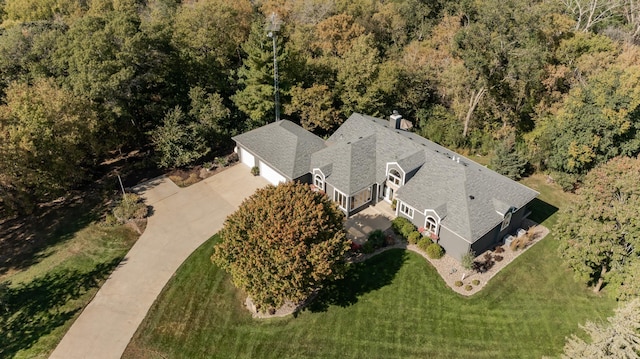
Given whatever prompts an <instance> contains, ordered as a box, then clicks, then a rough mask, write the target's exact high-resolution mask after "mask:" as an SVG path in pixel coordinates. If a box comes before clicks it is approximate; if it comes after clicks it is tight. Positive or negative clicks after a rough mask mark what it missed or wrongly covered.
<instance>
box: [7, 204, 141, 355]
mask: <svg viewBox="0 0 640 359" xmlns="http://www.w3.org/2000/svg"><path fill="white" fill-rule="evenodd" d="M89 207H91V206H89ZM54 215H55V217H56V219H55V221H48V220H42V222H39V223H35V224H34V223H31V224H30V225H29V226H28V227H29V229H28V230H23V233H20V236H21V237H20V238H3V240H7V241H9V240H13V241H17V240H21V239H22V238H29V239H31V240H33V241H38V243H40V245H38V246H37V247H36V248H34V249H33V250H29V251H27V252H26V254H25V253H23V254H21V255H20V256H19V258H20V261H19V262H15V261H14V262H11V265H9V263H8V262H7V264H5V265H3V266H0V269H1V271H0V274H1V275H0V357H1V358H46V357H48V355H49V354H50V352H51V351H52V350H53V349H54V348H55V346H56V345H57V344H58V342H59V341H60V339H62V336H63V335H64V333H66V331H67V330H68V328H69V327H70V326H71V324H72V322H73V320H74V319H75V318H76V317H77V315H79V313H80V311H81V310H82V308H84V307H85V306H86V305H87V304H88V303H89V301H90V300H91V298H93V296H94V295H95V293H96V292H97V290H98V288H99V287H100V285H102V283H103V282H104V280H105V278H106V277H107V276H108V275H109V273H111V271H112V270H113V269H114V268H115V267H116V266H117V265H118V263H119V262H120V260H121V259H122V258H123V257H124V255H125V254H126V253H127V251H128V250H129V248H130V247H131V246H132V245H133V243H134V242H135V239H136V238H137V237H138V235H137V234H135V232H133V231H132V230H131V229H129V228H128V227H125V226H115V227H113V226H103V225H100V224H99V223H98V222H97V218H96V216H95V215H94V214H92V213H91V208H87V207H86V206H80V207H78V208H72V209H68V208H63V209H61V210H60V212H58V213H54ZM58 218H60V219H58ZM25 227H26V225H25ZM21 228H22V227H21ZM12 234H13V235H14V236H15V235H16V234H15V232H14V233H12ZM7 237H8V235H7ZM5 243H6V242H5ZM16 257H18V256H16Z"/></svg>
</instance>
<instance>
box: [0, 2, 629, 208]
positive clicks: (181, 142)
mask: <svg viewBox="0 0 640 359" xmlns="http://www.w3.org/2000/svg"><path fill="white" fill-rule="evenodd" d="M271 14H275V16H276V18H277V19H278V22H279V24H280V31H279V32H278V33H277V57H278V67H279V80H280V101H281V103H282V117H283V118H286V119H290V120H292V121H295V122H297V123H299V124H301V125H302V126H303V127H305V128H307V129H309V130H311V131H314V132H315V133H317V134H319V135H326V134H328V133H330V132H331V131H332V130H333V129H335V128H336V127H337V126H339V125H340V123H341V122H342V121H344V120H345V119H346V118H347V116H349V115H350V114H351V113H352V112H353V111H358V112H361V113H365V114H370V115H376V116H381V117H383V116H387V115H389V114H390V113H391V112H392V111H393V110H398V111H399V112H400V113H401V114H402V115H403V116H404V117H405V118H408V119H410V120H412V121H413V122H414V124H415V129H416V131H417V132H419V133H420V134H421V135H423V136H425V137H427V138H429V139H431V140H433V141H436V142H438V143H440V144H442V145H445V146H448V147H451V148H456V149H459V150H461V151H464V152H465V153H470V154H479V155H487V154H488V155H491V156H492V158H493V160H492V164H493V167H494V168H495V169H497V170H499V171H501V172H503V173H504V174H507V175H509V176H511V177H513V178H518V177H519V176H522V175H523V174H525V173H526V172H527V171H528V172H531V171H542V172H545V173H549V174H550V176H551V177H552V178H554V179H555V180H556V181H557V182H558V183H560V184H561V185H562V186H563V187H565V188H566V189H568V190H572V189H573V188H574V187H576V184H579V183H580V181H581V179H582V178H584V176H585V175H586V173H587V172H588V171H589V170H591V169H592V168H595V167H596V166H598V165H599V164H601V163H604V162H606V161H607V160H609V159H611V158H614V157H616V156H621V155H626V156H636V155H637V154H638V152H640V131H638V130H639V128H640V118H639V116H640V107H639V105H640V49H639V47H638V44H639V43H640V4H638V3H637V2H636V1H634V0H543V1H525V0H501V1H497V0H466V1H447V0H435V1H425V0H388V1H382V0H292V1H285V0H263V1H260V0H254V1H249V0H236V1H227V0H184V1H178V0H0V16H1V18H2V26H1V28H0V193H1V196H0V207H1V208H2V209H3V210H4V211H10V212H12V213H19V212H28V211H30V210H31V209H32V208H33V207H34V205H35V204H37V203H40V202H43V201H47V200H51V199H53V198H56V197H57V196H60V195H62V194H64V193H65V192H66V191H68V190H69V189H72V188H78V187H79V186H83V185H86V184H87V183H90V182H91V181H92V180H93V179H94V177H95V176H96V173H97V172H98V171H97V168H98V167H99V165H100V163H102V162H103V161H104V160H105V159H109V158H113V157H114V156H116V155H117V154H120V153H124V152H127V151H133V150H148V149H153V151H152V153H153V154H154V157H153V158H154V161H156V163H157V165H159V166H161V167H169V168H172V167H181V166H186V165H189V164H190V163H193V162H195V161H198V160H203V159H204V158H206V156H208V155H209V153H212V151H214V150H216V149H219V148H224V147H225V146H226V145H228V143H229V138H230V136H231V135H233V134H236V133H238V132H241V131H245V130H247V129H251V128H254V127H256V126H260V125H262V124H265V123H268V122H270V121H273V120H274V91H273V70H274V69H273V52H272V51H273V46H272V39H271V38H269V37H268V36H267V31H266V28H267V25H269V19H273V18H272V17H271Z"/></svg>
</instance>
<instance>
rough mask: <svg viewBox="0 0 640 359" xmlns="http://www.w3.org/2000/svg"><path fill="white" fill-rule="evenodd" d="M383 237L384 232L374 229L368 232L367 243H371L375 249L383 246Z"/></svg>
mask: <svg viewBox="0 0 640 359" xmlns="http://www.w3.org/2000/svg"><path fill="white" fill-rule="evenodd" d="M384 239H385V237H384V233H383V232H382V231H381V230H379V229H376V230H375V231H373V232H371V233H369V237H368V241H367V243H371V246H372V247H373V249H374V250H375V249H378V248H381V247H384V246H385V242H384Z"/></svg>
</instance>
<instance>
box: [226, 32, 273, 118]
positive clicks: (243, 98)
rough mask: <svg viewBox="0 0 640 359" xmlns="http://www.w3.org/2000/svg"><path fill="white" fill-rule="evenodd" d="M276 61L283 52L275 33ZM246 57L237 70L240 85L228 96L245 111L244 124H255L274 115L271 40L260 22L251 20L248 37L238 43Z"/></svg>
mask: <svg viewBox="0 0 640 359" xmlns="http://www.w3.org/2000/svg"><path fill="white" fill-rule="evenodd" d="M278 42H279V44H278V65H279V67H281V66H282V65H283V64H284V60H285V58H286V53H285V52H284V51H283V50H282V49H283V48H284V44H283V41H282V39H281V38H280V37H278ZM242 49H243V50H244V52H245V53H246V54H247V57H246V58H245V59H244V61H243V62H242V67H241V68H240V69H239V70H238V82H239V84H240V86H241V89H240V90H238V92H236V94H235V95H233V96H232V99H233V102H234V103H235V105H236V106H237V107H238V108H239V109H240V111H242V112H243V113H244V114H246V115H247V116H248V117H249V118H248V122H247V123H246V124H245V127H246V128H248V129H251V128H255V127H259V126H262V125H264V124H267V123H269V122H273V120H274V119H275V106H274V103H275V102H274V101H275V100H274V87H273V44H272V39H270V38H269V37H267V35H266V33H265V27H264V22H262V21H255V22H254V23H253V25H252V26H251V33H250V34H249V38H248V39H247V41H246V42H245V43H244V44H243V45H242Z"/></svg>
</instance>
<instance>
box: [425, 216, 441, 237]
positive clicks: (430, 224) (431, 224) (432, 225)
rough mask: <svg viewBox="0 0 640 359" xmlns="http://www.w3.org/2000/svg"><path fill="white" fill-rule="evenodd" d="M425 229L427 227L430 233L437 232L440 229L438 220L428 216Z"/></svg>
mask: <svg viewBox="0 0 640 359" xmlns="http://www.w3.org/2000/svg"><path fill="white" fill-rule="evenodd" d="M425 229H427V230H428V231H429V232H430V233H434V234H437V232H438V231H437V229H438V221H436V219H435V218H433V217H432V216H427V220H426V222H425Z"/></svg>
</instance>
